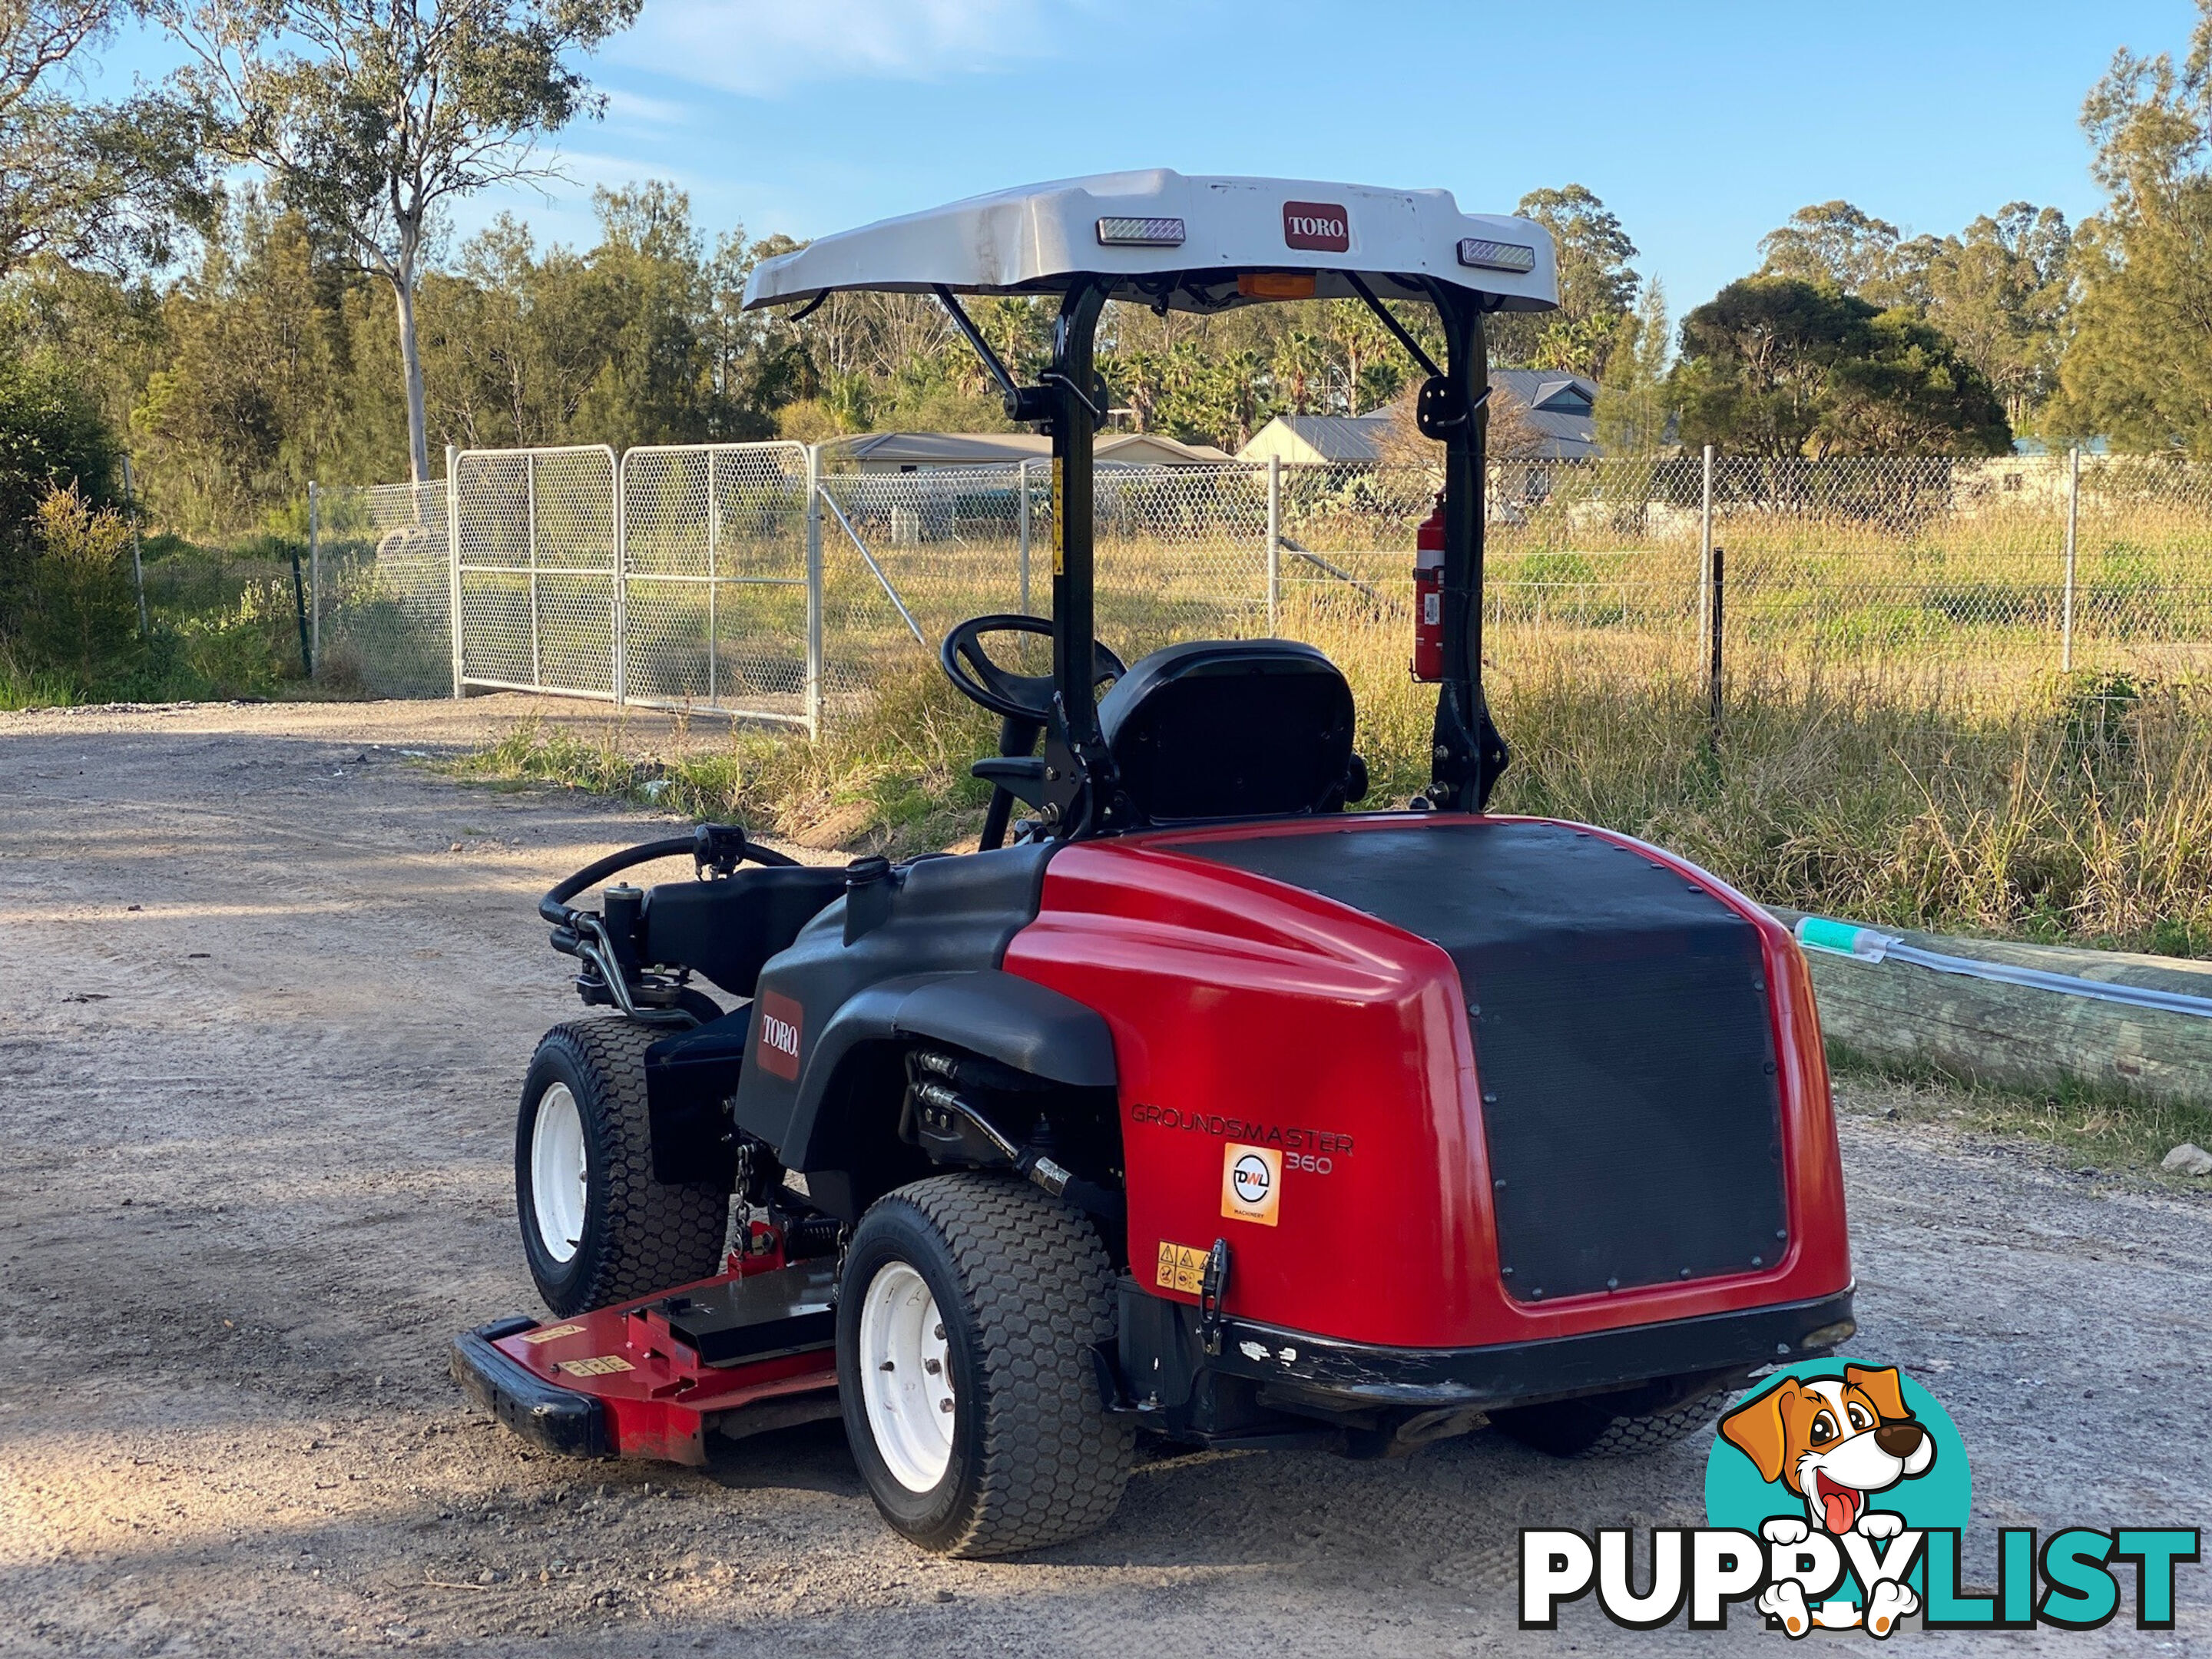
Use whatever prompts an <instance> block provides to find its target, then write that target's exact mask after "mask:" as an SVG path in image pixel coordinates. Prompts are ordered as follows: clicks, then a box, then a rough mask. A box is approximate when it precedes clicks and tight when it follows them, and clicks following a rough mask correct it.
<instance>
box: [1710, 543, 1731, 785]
mask: <svg viewBox="0 0 2212 1659" xmlns="http://www.w3.org/2000/svg"><path fill="white" fill-rule="evenodd" d="M1726 558H1727V555H1726V552H1725V550H1723V549H1721V548H1717V547H1716V548H1715V549H1713V550H1712V554H1711V571H1712V576H1711V580H1710V581H1709V582H1708V583H1707V585H1706V588H1705V602H1706V609H1707V611H1708V613H1709V614H1710V615H1711V617H1712V619H1713V631H1712V652H1711V657H1710V658H1709V659H1708V667H1707V669H1706V676H1707V680H1706V690H1705V696H1706V699H1707V702H1708V703H1709V704H1710V706H1711V717H1712V733H1713V748H1714V750H1716V752H1717V751H1718V750H1719V748H1720V744H1721V668H1722V660H1721V643H1722V641H1723V640H1724V639H1726V638H1727V636H1728V633H1727V629H1726V626H1725V625H1724V623H1723V620H1722V618H1723V583H1722V580H1721V572H1722V568H1723V564H1724V563H1725V562H1726Z"/></svg>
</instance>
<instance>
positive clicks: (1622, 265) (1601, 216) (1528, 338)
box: [1491, 185, 1643, 379]
mask: <svg viewBox="0 0 2212 1659" xmlns="http://www.w3.org/2000/svg"><path fill="white" fill-rule="evenodd" d="M1515 211H1516V212H1517V213H1519V214H1520V215H1521V216H1522V217H1524V218H1528V219H1534V221H1535V222H1537V223H1538V224H1540V225H1542V226H1543V227H1544V228H1545V229H1547V230H1548V231H1550V232H1551V233H1552V241H1553V246H1554V247H1555V248H1556V250H1557V251H1558V254H1559V309H1558V310H1557V311H1556V312H1553V313H1542V312H1503V313H1499V314H1498V316H1497V317H1495V318H1493V319H1492V322H1491V349H1492V355H1493V356H1495V357H1496V358H1497V359H1498V362H1508V363H1514V362H1517V363H1527V364H1528V365H1529V366H1531V367H1533V368H1562V369H1565V370H1567V371H1569V372H1570V373H1572V374H1587V375H1589V376H1590V377H1592V378H1593V379H1595V378H1597V377H1599V376H1601V375H1602V374H1604V372H1605V365H1606V358H1607V355H1608V354H1609V353H1610V352H1611V351H1612V349H1613V342H1614V340H1615V338H1616V337H1617V336H1618V335H1619V332H1620V325H1621V323H1622V322H1623V321H1624V320H1625V319H1626V318H1627V316H1628V314H1629V312H1630V309H1631V308H1632V307H1633V306H1634V305H1635V304H1636V295H1637V291H1638V288H1639V287H1640V285H1641V284H1642V282H1643V278H1642V277H1640V276H1638V275H1637V273H1636V272H1635V271H1634V270H1632V269H1631V268H1630V266H1629V264H1628V262H1629V261H1630V260H1631V259H1633V258H1636V244H1635V243H1633V242H1632V241H1631V240H1629V239H1628V233H1627V232H1626V230H1624V229H1622V228H1621V224H1620V219H1619V218H1618V217H1617V216H1615V215H1614V214H1613V211H1612V210H1610V209H1609V208H1607V206H1606V204H1604V203H1603V202H1601V201H1600V200H1599V199H1598V197H1596V196H1595V194H1594V193H1593V192H1592V191H1590V190H1589V188H1587V187H1586V186H1584V185H1567V186H1566V187H1565V189H1563V190H1532V191H1529V192H1528V194H1527V195H1526V196H1523V197H1522V198H1521V203H1520V205H1519V206H1518V207H1517V208H1516V209H1515Z"/></svg>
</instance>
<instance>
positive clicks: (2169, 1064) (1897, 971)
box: [1773, 910, 2212, 1104]
mask: <svg viewBox="0 0 2212 1659" xmlns="http://www.w3.org/2000/svg"><path fill="white" fill-rule="evenodd" d="M1773 914H1774V915H1775V916H1776V917H1777V918H1778V919H1779V920H1780V921H1782V922H1783V923H1784V926H1786V927H1793V928H1794V927H1796V923H1797V918H1798V915H1799V914H1800V913H1799V912H1797V911H1795V910H1776V911H1775V912H1774V913H1773ZM1881 932H1884V933H1896V935H1897V936H1898V937H1899V938H1900V939H1904V940H1905V943H1906V944H1908V945H1915V946H1917V947H1918V948H1919V949H1921V950H1923V951H1938V952H1941V953H1942V954H1943V955H1946V956H1954V957H1971V958H1973V959H1975V960H1978V961H1984V962H2003V963H2014V964H2015V965H2017V966H2020V967H2025V968H2039V969H2043V970H2045V972H2047V973H2057V974H2071V975H2075V976H2077V977H2079V978H2082V979H2096V980H2102V981H2106V982H2108V983H2112V984H2121V985H2141V986H2145V987H2150V988H2153V989H2156V990H2161V991H2179V992H2181V993H2183V994H2186V995H2191V996H2212V963H2205V962H2196V961H2190V960H2184V959H2181V958H2178V957H2142V956H2131V955H2129V954H2127V953H2125V952H2121V951H2085V950H2075V949H2072V948H2069V947H2066V946H2063V945H2016V944H2012V943H2010V942H2008V941H2003V940H1996V939H1952V938H1948V937H1945V936H1943V935H1941V934H1936V933H1917V932H1912V931H1908V930H1904V929H1893V928H1883V929H1881ZM1805 957H1806V960H1807V961H1808V963H1810V964H1811V966H1812V969H1813V989H1814V995H1815V997H1816V998H1817V1000H1818V1001H1819V1003H1820V1029H1821V1032H1822V1034H1823V1035H1824V1036H1826V1038H1827V1039H1828V1040H1829V1041H1830V1042H1834V1043H1838V1044H1839V1045H1841V1046H1842V1047H1844V1048H1847V1049H1850V1050H1851V1051H1852V1052H1853V1053H1855V1054H1860V1055H1863V1056H1864V1057H1865V1058H1867V1059H1869V1060H1878V1061H1884V1062H1887V1063H1891V1064H1904V1065H1924V1066H1935V1067H1936V1068H1937V1069H1939V1070H1942V1071H1944V1072H1948V1073H1953V1074H1954V1075H1956V1076H1960V1077H1965V1078H1972V1079H1978V1080H1980V1081H1983V1082H1987V1083H1994V1084H2000V1085H2005V1086H2007V1087H2010V1088H2025V1089H2038V1090H2042V1089H2053V1088H2057V1087H2060V1086H2062V1085H2064V1084H2067V1083H2069V1082H2070V1083H2076V1084H2085V1085H2090V1086H2093V1087H2096V1088H2104V1089H2118V1090H2122V1091H2126V1092H2128V1093H2130V1094H2135V1095H2138V1096H2140V1097H2142V1098H2144V1099H2146V1100H2161V1101H2169V1100H2170V1101H2188V1102H2194V1103H2200V1104H2203V1103H2212V1018H2198V1017H2197V1016H2195V1015H2191V1014H2177V1013H2169V1012H2166V1011H2164V1010H2162V1009H2155V1008H2135V1007H2130V1006H2127V1005H2125V1004H2124V1003H2117V1002H2103V1001H2099V1000H2096V999H2094V998H2090V997H2081V996H2069V995H2066V994H2063V993H2060V992H2055V991H2045V990H2038V989H2035V988H2033V987H2027V986H2021V985H2004V984H1999V983H1996V982H1995V981H1988V980H1978V979H1969V978H1966V977H1963V976H1961V975H1957V974H1942V973H1937V972H1935V971H1934V970H1932V969H1926V968H1919V967H1915V966H1913V965H1912V964H1911V963H1902V962H1894V961H1891V962H1881V963H1867V962H1859V961H1856V960H1854V959H1853V958H1851V957H1841V956H1837V955H1835V954H1834V953H1833V952H1831V951H1806V952H1805Z"/></svg>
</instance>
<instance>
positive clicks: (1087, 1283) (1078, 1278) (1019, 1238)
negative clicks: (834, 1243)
mask: <svg viewBox="0 0 2212 1659" xmlns="http://www.w3.org/2000/svg"><path fill="white" fill-rule="evenodd" d="M894 1208H896V1209H902V1210H905V1211H908V1212H911V1213H912V1215H913V1216H914V1217H915V1218H919V1219H920V1220H921V1222H922V1224H923V1225H925V1226H926V1227H927V1230H928V1231H930V1232H932V1233H933V1234H934V1235H935V1236H936V1237H937V1239H938V1240H939V1241H940V1242H941V1243H942V1246H943V1249H944V1251H945V1255H946V1256H947V1257H948V1258H949V1261H950V1265H951V1269H952V1275H953V1278H954V1279H955V1280H956V1282H957V1301H958V1303H959V1304H960V1305H959V1306H958V1307H957V1309H956V1308H949V1307H947V1306H946V1305H945V1301H944V1300H943V1298H942V1297H941V1295H940V1300H939V1312H940V1315H942V1316H944V1317H945V1319H946V1320H947V1321H948V1322H950V1321H951V1320H954V1319H959V1320H962V1321H963V1322H966V1323H967V1325H968V1327H969V1339H970V1340H971V1343H972V1347H971V1352H972V1355H973V1358H974V1361H975V1364H974V1365H973V1367H972V1372H973V1375H972V1377H969V1376H963V1388H962V1395H963V1411H962V1415H963V1426H966V1425H975V1426H976V1427H978V1428H979V1429H980V1435H979V1437H978V1438H979V1439H980V1444H974V1443H969V1444H965V1445H963V1443H961V1441H960V1439H959V1435H960V1432H961V1430H960V1428H958V1427H957V1428H956V1443H955V1446H954V1450H953V1458H952V1465H951V1469H950V1470H949V1471H948V1478H949V1479H950V1480H953V1481H954V1482H955V1483H956V1486H955V1494H954V1502H953V1504H952V1505H951V1510H950V1512H949V1513H947V1514H945V1515H944V1516H942V1517H941V1519H939V1520H937V1521H936V1522H934V1523H933V1524H931V1525H929V1526H927V1528H915V1526H914V1525H912V1524H911V1523H910V1521H909V1519H908V1517H905V1516H901V1515H900V1514H899V1513H897V1512H896V1510H893V1509H892V1508H891V1507H890V1506H889V1505H886V1504H884V1500H883V1498H882V1496H881V1494H880V1492H878V1507H880V1508H883V1509H884V1514H885V1516H886V1518H887V1519H889V1520H890V1522H891V1524H892V1525H893V1526H894V1527H896V1528H898V1529H899V1530H900V1531H901V1532H902V1533H904V1534H906V1535H907V1536H908V1537H909V1538H911V1539H913V1540H914V1541H915V1542H917V1543H920V1544H921V1545H922V1546H923V1547H925V1548H929V1549H933V1550H937V1551H939V1552H940V1553H945V1554H948V1555H955V1556H963V1557H975V1556H989V1555H1004V1554H1008V1553H1012V1552H1014V1551H1018V1550H1028V1549H1036V1548H1040V1547H1043V1546H1046V1545H1049V1544H1058V1543H1063V1542H1065V1541H1067V1540H1069V1539H1071V1538H1078V1537H1080V1536H1082V1535H1083V1534H1085V1533H1089V1532H1093V1531H1096V1530H1097V1528H1100V1527H1102V1526H1103V1525H1105V1524H1106V1522H1108V1521H1109V1520H1111V1519H1112V1518H1113V1516H1114V1513H1115V1510H1117V1509H1119V1508H1120V1507H1121V1494H1122V1492H1123V1490H1124V1488H1125V1487H1126V1486H1127V1484H1128V1479H1129V1465H1130V1462H1131V1457H1132V1451H1133V1442H1134V1439H1135V1436H1134V1433H1133V1431H1132V1430H1131V1429H1130V1428H1129V1427H1128V1426H1127V1425H1126V1424H1124V1423H1123V1422H1121V1421H1120V1420H1119V1419H1115V1418H1114V1417H1112V1416H1110V1415H1109V1413H1107V1411H1106V1410H1105V1408H1104V1402H1103V1401H1102V1400H1101V1398H1100V1396H1099V1383H1098V1376H1097V1367H1096V1365H1095V1364H1094V1362H1093V1359H1092V1356H1091V1348H1092V1346H1093V1345H1094V1344H1096V1343H1100V1342H1107V1341H1110V1340H1113V1337H1114V1331H1115V1301H1114V1297H1115V1290H1114V1269H1113V1264H1112V1262H1111V1261H1109V1259H1108V1256H1107V1254H1106V1249H1105V1247H1104V1245H1103V1243H1101V1242H1100V1240H1099V1237H1098V1234H1097V1230H1096V1229H1094V1228H1093V1227H1092V1225H1091V1223H1090V1221H1089V1220H1088V1219H1087V1218H1085V1216H1084V1215H1083V1214H1082V1213H1081V1212H1079V1211H1077V1210H1075V1209H1073V1208H1072V1207H1070V1206H1068V1205H1066V1204H1065V1203H1062V1202H1061V1201H1060V1200H1057V1199H1055V1198H1053V1197H1050V1196H1049V1195H1048V1194H1045V1193H1043V1192H1042V1191H1040V1190H1039V1189H1038V1188H1035V1187H1033V1186H1030V1185H1028V1184H1027V1183H1025V1182H1017V1181H1013V1180H1011V1179H1008V1178H1006V1177H1005V1176H989V1175H975V1174H963V1175H948V1176H934V1177H932V1178H931V1179H929V1180H926V1181H919V1182H915V1183H914V1184H912V1185H911V1186H907V1187H902V1188H899V1189H898V1190H897V1191H896V1192H894V1193H892V1194H890V1195H888V1196H887V1197H885V1198H884V1200H881V1201H880V1202H879V1203H878V1204H877V1205H876V1206H875V1207H874V1208H873V1209H872V1210H871V1211H870V1212H869V1213H868V1216H867V1218H864V1219H863V1221H862V1223H861V1229H860V1231H856V1233H855V1235H854V1242H853V1256H852V1258H851V1259H860V1258H861V1257H862V1255H863V1252H864V1250H865V1249H866V1245H867V1242H868V1241H867V1233H868V1230H869V1223H870V1222H871V1221H877V1220H878V1217H879V1216H881V1215H883V1214H884V1212H888V1211H890V1210H892V1209H894ZM881 1225H883V1224H882V1223H881V1222H880V1221H878V1226H881ZM912 1265H914V1266H915V1267H920V1268H921V1269H922V1270H923V1272H924V1273H925V1276H927V1275H928V1268H927V1265H926V1264H924V1263H921V1262H914V1263H912ZM864 1289H865V1286H864V1285H860V1284H857V1283H854V1282H853V1281H852V1280H851V1279H848V1282H847V1285H846V1287H845V1290H844V1291H843V1293H842V1297H841V1301H845V1302H850V1301H854V1300H856V1299H857V1298H858V1297H859V1296H860V1294H861V1292H862V1291H863V1290H864ZM842 1335H843V1334H842V1328H841V1342H840V1354H841V1359H842V1357H843V1355H844V1353H845V1352H846V1350H847V1349H848V1347H850V1346H852V1345H851V1344H849V1343H848V1342H846V1341H845V1340H842ZM844 1395H845V1399H846V1401H848V1406H847V1413H848V1415H847V1419H846V1420H847V1427H848V1431H849V1432H850V1433H851V1434H852V1435H853V1436H854V1438H855V1440H856V1441H857V1440H859V1439H860V1438H861V1437H865V1436H866V1435H867V1434H868V1433H869V1431H868V1428H867V1426H866V1417H865V1412H866V1407H865V1406H864V1405H863V1404H862V1403H861V1391H860V1389H859V1388H857V1387H851V1386H848V1388H846V1389H845V1390H844ZM971 1395H972V1398H971V1397H970V1396H971ZM869 1456H870V1459H874V1457H875V1454H874V1451H873V1446H872V1442H870V1443H869ZM869 1473H870V1475H871V1479H870V1486H871V1488H872V1489H874V1488H876V1487H877V1486H878V1485H879V1481H878V1478H877V1477H876V1476H875V1474H874V1472H873V1471H872V1470H871V1471H869Z"/></svg>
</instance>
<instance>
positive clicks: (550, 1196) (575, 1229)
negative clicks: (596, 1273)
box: [530, 1083, 588, 1263]
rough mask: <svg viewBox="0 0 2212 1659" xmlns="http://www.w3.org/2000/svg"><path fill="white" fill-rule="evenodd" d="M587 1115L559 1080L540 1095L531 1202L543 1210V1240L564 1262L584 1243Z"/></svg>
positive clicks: (532, 1149) (540, 1230)
mask: <svg viewBox="0 0 2212 1659" xmlns="http://www.w3.org/2000/svg"><path fill="white" fill-rule="evenodd" d="M587 1191H588V1188H586V1183H585V1177H584V1114H583V1113H582V1111H581V1110H580V1109H578V1107H577V1105H576V1097H575V1096H574V1095H572V1094H570V1093H569V1092H568V1085H567V1084H565V1083H556V1084H555V1085H553V1086H552V1087H551V1088H550V1089H548V1090H547V1091H545V1092H544V1094H542V1095H540V1096H538V1121H536V1122H535V1123H533V1124H532V1125H531V1128H530V1202H531V1207H532V1209H533V1210H534V1211H535V1212H537V1221H538V1243H539V1244H540V1245H542V1246H543V1247H544V1250H545V1254H546V1255H549V1256H551V1257H552V1258H553V1260H554V1261H559V1262H563V1263H565V1262H569V1261H574V1260H575V1258H576V1252H577V1250H578V1249H580V1248H581V1247H582V1244H583V1242H584V1202H585V1198H586V1193H587Z"/></svg>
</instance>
